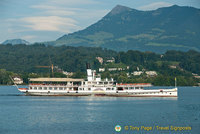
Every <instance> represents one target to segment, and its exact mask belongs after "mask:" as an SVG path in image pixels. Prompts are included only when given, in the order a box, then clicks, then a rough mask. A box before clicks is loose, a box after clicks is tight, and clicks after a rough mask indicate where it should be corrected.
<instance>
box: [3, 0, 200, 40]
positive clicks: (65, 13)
mask: <svg viewBox="0 0 200 134" xmlns="http://www.w3.org/2000/svg"><path fill="white" fill-rule="evenodd" d="M175 4H176V5H179V6H191V7H195V8H199V9H200V0H0V43H2V42H3V41H5V40H7V39H18V38H20V39H25V40H27V41H29V42H31V43H34V42H44V41H53V40H56V39H58V38H59V37H61V36H63V35H64V34H69V33H73V32H76V31H78V30H82V29H85V28H86V27H88V26H90V25H91V24H94V23H95V22H97V21H98V20H100V19H101V18H102V17H103V16H105V15H106V14H107V13H108V12H109V11H111V10H112V8H114V7H115V6H116V5H123V6H127V7H130V8H133V9H137V10H143V11H147V10H155V9H157V8H160V7H168V6H172V5H175Z"/></svg>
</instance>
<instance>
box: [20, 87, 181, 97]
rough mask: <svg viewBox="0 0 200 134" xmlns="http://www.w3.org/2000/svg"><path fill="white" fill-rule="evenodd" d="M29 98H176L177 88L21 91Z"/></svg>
mask: <svg viewBox="0 0 200 134" xmlns="http://www.w3.org/2000/svg"><path fill="white" fill-rule="evenodd" d="M21 92H24V93H25V94H26V95H31V96H110V97H177V96H178V92H177V88H173V89H158V90H157V89H156V90H133V91H44V90H41V91H38V90H36V91H34V90H26V91H25V90H23V91H21Z"/></svg>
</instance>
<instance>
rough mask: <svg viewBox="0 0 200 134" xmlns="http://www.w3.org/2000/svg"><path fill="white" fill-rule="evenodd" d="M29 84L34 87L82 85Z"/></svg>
mask: <svg viewBox="0 0 200 134" xmlns="http://www.w3.org/2000/svg"><path fill="white" fill-rule="evenodd" d="M29 86H32V87H38V86H40V87H47V86H48V87H50V86H52V87H79V86H80V85H65V84H29Z"/></svg>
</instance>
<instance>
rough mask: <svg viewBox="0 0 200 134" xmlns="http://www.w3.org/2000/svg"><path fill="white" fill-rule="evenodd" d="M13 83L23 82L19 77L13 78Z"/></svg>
mask: <svg viewBox="0 0 200 134" xmlns="http://www.w3.org/2000/svg"><path fill="white" fill-rule="evenodd" d="M13 80H14V83H15V84H23V80H22V79H21V78H20V77H14V78H13Z"/></svg>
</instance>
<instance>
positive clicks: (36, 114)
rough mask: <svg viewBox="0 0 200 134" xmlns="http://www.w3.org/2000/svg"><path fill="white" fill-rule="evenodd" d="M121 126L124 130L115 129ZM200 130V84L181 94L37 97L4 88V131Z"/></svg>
mask: <svg viewBox="0 0 200 134" xmlns="http://www.w3.org/2000/svg"><path fill="white" fill-rule="evenodd" d="M116 125H120V126H121V128H122V129H121V132H116V131H115V129H114V127H115V126H116ZM125 126H129V127H130V126H135V127H141V126H145V127H154V126H155V127H156V126H161V127H167V126H182V127H186V126H190V127H192V130H191V131H170V130H162V131H161V130H153V131H144V130H143V131H141V130H140V131H137V130H125V129H124V127H125ZM82 133H83V134H116V133H121V134H124V133H125V134H126V133H127V134H136V133H177V134H181V133H187V134H189V133H194V134H199V133H200V87H180V88H179V97H178V98H140V97H138V98H125V97H122V98H117V97H41V96H40V97H36V96H24V95H23V94H22V93H20V92H18V91H17V89H16V87H14V86H0V134H82Z"/></svg>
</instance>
